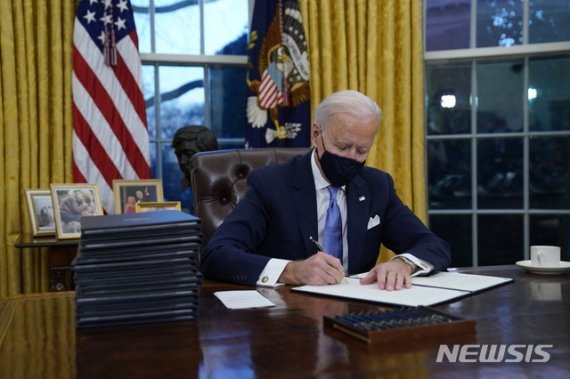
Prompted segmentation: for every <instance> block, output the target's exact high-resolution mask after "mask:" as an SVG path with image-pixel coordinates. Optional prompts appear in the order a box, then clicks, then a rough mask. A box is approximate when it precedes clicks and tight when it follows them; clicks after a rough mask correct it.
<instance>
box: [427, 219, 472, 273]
mask: <svg viewBox="0 0 570 379" xmlns="http://www.w3.org/2000/svg"><path fill="white" fill-rule="evenodd" d="M429 226H430V229H431V230H432V231H433V232H434V233H435V234H436V235H437V236H438V237H440V238H443V239H444V240H445V241H446V242H447V243H448V244H449V247H450V249H451V266H450V267H468V266H473V258H472V254H473V248H472V246H473V244H472V243H471V238H472V236H473V233H472V229H471V215H432V216H430V218H429Z"/></svg>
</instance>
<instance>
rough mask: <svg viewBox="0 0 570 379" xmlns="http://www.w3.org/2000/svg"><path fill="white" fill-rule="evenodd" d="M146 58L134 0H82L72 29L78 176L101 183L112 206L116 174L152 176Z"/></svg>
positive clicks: (75, 167) (83, 180) (105, 203)
mask: <svg viewBox="0 0 570 379" xmlns="http://www.w3.org/2000/svg"><path fill="white" fill-rule="evenodd" d="M140 70H141V62H140V57H139V52H138V38H137V32H136V29H135V22H134V17H133V12H132V8H131V4H130V1H129V0H118V1H117V0H81V1H80V3H79V5H78V7H77V14H76V18H75V28H74V32H73V77H72V85H73V179H74V181H75V182H79V183H90V184H97V185H98V187H99V191H100V193H101V200H102V202H103V208H104V209H105V210H106V211H107V213H112V212H113V180H114V179H147V178H149V176H150V159H149V143H148V132H147V127H146V113H145V104H144V98H143V94H142V90H141V74H140Z"/></svg>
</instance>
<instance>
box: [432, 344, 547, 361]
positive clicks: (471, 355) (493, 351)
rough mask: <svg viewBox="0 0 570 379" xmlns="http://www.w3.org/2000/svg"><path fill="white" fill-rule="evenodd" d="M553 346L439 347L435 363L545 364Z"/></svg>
mask: <svg viewBox="0 0 570 379" xmlns="http://www.w3.org/2000/svg"><path fill="white" fill-rule="evenodd" d="M553 346H554V345H489V344H480V345H451V347H450V346H448V345H439V351H438V352H437V358H436V362H437V363H442V362H444V361H447V362H450V363H456V362H461V363H475V362H480V363H499V362H500V363H502V362H506V363H509V362H513V363H517V362H533V363H546V362H548V361H549V360H550V353H548V352H547V351H546V349H552V347H553Z"/></svg>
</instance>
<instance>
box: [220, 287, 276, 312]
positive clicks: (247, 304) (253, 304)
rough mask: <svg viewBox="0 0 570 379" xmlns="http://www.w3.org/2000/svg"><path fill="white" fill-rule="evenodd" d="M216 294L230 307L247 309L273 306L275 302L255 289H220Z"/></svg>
mask: <svg viewBox="0 0 570 379" xmlns="http://www.w3.org/2000/svg"><path fill="white" fill-rule="evenodd" d="M214 295H215V296H216V297H217V298H218V299H220V301H221V302H222V303H224V305H225V306H226V308H228V309H247V308H263V307H273V306H275V304H274V303H272V302H271V301H269V300H268V299H267V298H265V297H263V295H261V294H260V293H259V292H257V291H255V290H246V291H218V292H214Z"/></svg>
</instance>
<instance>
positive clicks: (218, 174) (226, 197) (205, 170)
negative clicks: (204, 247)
mask: <svg viewBox="0 0 570 379" xmlns="http://www.w3.org/2000/svg"><path fill="white" fill-rule="evenodd" d="M308 151H309V148H308V147H302V148H259V149H237V150H216V151H206V152H200V153H197V154H196V155H194V156H193V157H192V159H191V161H190V179H191V182H192V191H193V193H194V210H195V213H196V216H198V217H200V218H201V219H202V234H203V239H202V243H203V244H206V243H207V242H208V241H209V240H210V237H211V236H212V234H213V233H214V231H215V230H216V228H217V227H218V226H219V225H220V224H221V223H222V221H224V219H225V218H226V216H227V215H228V214H229V213H230V212H231V211H233V210H234V208H235V207H236V205H237V203H239V201H240V200H241V199H243V197H244V195H245V192H246V190H247V183H246V179H247V176H248V175H249V173H250V172H251V171H252V170H253V169H256V168H258V167H262V166H267V165H269V164H274V163H279V162H284V161H286V160H288V159H290V158H292V157H294V156H295V155H300V154H304V153H306V152H308Z"/></svg>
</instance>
